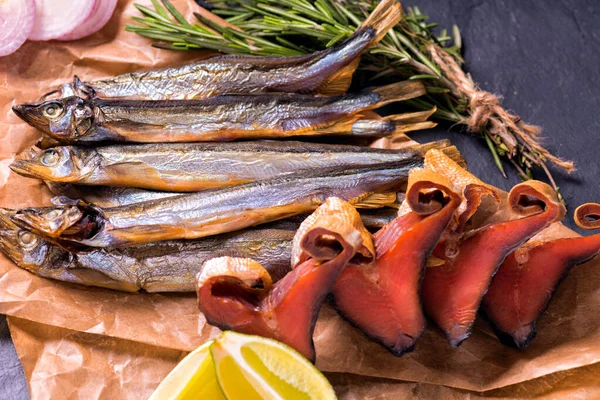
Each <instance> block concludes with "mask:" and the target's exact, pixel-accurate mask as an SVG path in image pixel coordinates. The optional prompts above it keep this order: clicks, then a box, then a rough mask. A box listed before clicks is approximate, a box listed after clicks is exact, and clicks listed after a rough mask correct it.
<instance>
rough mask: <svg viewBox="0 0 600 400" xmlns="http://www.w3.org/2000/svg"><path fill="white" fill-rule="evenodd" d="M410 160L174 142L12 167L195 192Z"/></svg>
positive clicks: (367, 153)
mask: <svg viewBox="0 0 600 400" xmlns="http://www.w3.org/2000/svg"><path fill="white" fill-rule="evenodd" d="M412 157H414V152H412V151H402V150H382V149H372V148H369V147H360V146H345V145H331V144H314V143H302V142H278V141H258V142H239V143H170V144H146V145H115V146H100V147H95V148H89V147H80V146H61V147H53V148H50V149H47V150H44V151H41V152H34V153H33V154H29V155H28V157H27V158H24V159H19V160H16V161H14V162H13V164H12V165H11V166H10V168H11V169H12V170H13V171H15V172H17V173H19V174H21V175H24V176H28V177H32V178H39V179H43V180H48V181H55V182H67V183H76V184H79V185H105V186H118V187H138V188H146V189H152V190H158V191H172V192H194V191H200V190H204V189H213V188H219V187H228V186H236V185H241V184H244V183H249V182H254V181H259V180H267V179H272V178H276V177H281V176H286V175H292V174H301V173H305V172H311V171H315V170H318V169H321V168H333V167H336V168H351V167H359V166H368V165H377V164H380V163H384V162H393V161H401V160H404V159H407V158H412Z"/></svg>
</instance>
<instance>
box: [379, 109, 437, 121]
mask: <svg viewBox="0 0 600 400" xmlns="http://www.w3.org/2000/svg"><path fill="white" fill-rule="evenodd" d="M436 111H437V107H433V108H432V109H429V110H425V111H416V112H411V113H403V114H393V115H388V116H387V117H384V118H383V119H384V120H385V121H390V122H393V123H395V124H400V123H404V124H411V123H417V122H425V121H427V120H428V119H429V117H431V116H432V115H433V114H435V112H436Z"/></svg>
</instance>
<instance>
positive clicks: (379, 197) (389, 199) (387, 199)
mask: <svg viewBox="0 0 600 400" xmlns="http://www.w3.org/2000/svg"><path fill="white" fill-rule="evenodd" d="M396 200H397V196H396V192H387V193H371V194H369V195H368V196H367V197H364V198H362V199H360V200H358V201H357V202H356V203H353V204H352V205H353V206H354V207H356V208H381V207H385V206H393V205H394V204H395V203H396Z"/></svg>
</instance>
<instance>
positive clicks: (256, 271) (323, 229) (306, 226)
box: [197, 198, 375, 362]
mask: <svg viewBox="0 0 600 400" xmlns="http://www.w3.org/2000/svg"><path fill="white" fill-rule="evenodd" d="M374 258H375V251H374V248H373V243H372V241H371V236H370V234H369V232H368V231H367V230H366V229H365V228H364V226H363V225H362V223H361V221H360V217H359V215H358V213H357V212H356V210H355V209H354V208H353V207H352V206H350V205H349V204H348V203H346V202H344V201H341V200H340V199H337V198H329V199H328V200H327V201H326V202H325V204H323V205H322V206H321V207H319V208H318V209H317V210H316V211H315V212H314V213H313V214H312V215H311V216H310V217H308V218H307V219H306V220H305V221H304V222H303V223H302V225H301V226H300V229H299V230H298V232H297V233H296V236H295V237H294V244H293V248H292V265H293V266H294V268H293V269H292V271H291V272H290V273H288V274H287V275H286V276H285V277H284V278H283V279H282V280H280V281H279V282H277V283H275V284H273V283H272V279H271V276H270V275H269V273H268V272H267V271H266V270H265V269H264V268H263V267H262V266H261V265H260V264H259V263H257V262H256V261H255V260H251V259H240V258H237V259H236V258H230V257H222V258H217V259H213V260H211V261H208V262H207V263H206V264H204V266H203V267H202V269H201V271H200V273H199V274H198V278H197V292H198V306H199V308H200V311H201V312H202V313H203V314H204V315H205V316H206V320H207V321H208V323H210V324H211V325H215V326H217V327H219V328H221V329H231V330H234V331H236V332H242V333H247V334H252V335H260V336H263V337H269V338H273V339H276V340H279V341H281V342H283V343H285V344H287V345H289V346H291V347H293V348H294V349H296V350H298V351H299V352H300V353H301V354H302V355H304V356H305V357H306V358H308V359H309V360H312V361H313V362H314V360H315V348H314V344H313V339H312V335H313V332H314V328H315V324H316V321H317V315H318V313H319V309H320V308H321V305H322V303H323V301H324V300H325V298H326V296H327V295H328V294H329V292H330V291H331V288H332V286H333V284H334V282H335V280H336V278H337V277H338V276H339V274H340V272H341V271H342V270H343V269H344V267H346V265H347V264H358V265H361V264H368V263H371V262H373V260H374Z"/></svg>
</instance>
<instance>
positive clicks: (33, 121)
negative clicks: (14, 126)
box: [12, 104, 41, 128]
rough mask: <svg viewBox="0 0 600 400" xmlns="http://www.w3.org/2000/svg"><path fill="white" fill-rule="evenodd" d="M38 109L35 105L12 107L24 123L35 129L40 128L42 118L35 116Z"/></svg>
mask: <svg viewBox="0 0 600 400" xmlns="http://www.w3.org/2000/svg"><path fill="white" fill-rule="evenodd" d="M36 108H37V107H36V106H35V105H33V104H17V105H16V106H13V107H12V110H13V112H14V113H15V114H17V116H18V117H19V118H21V119H22V120H23V121H25V122H27V123H28V124H29V125H31V126H33V127H34V128H38V127H39V126H40V125H41V124H40V118H38V117H37V116H36V115H35V114H36V111H35V110H36Z"/></svg>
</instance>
